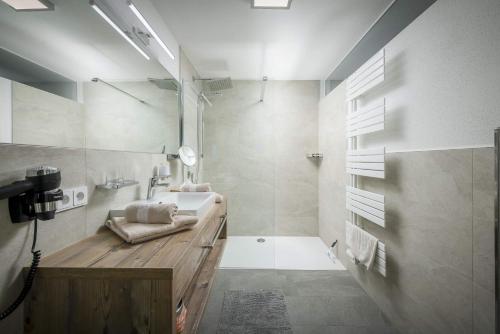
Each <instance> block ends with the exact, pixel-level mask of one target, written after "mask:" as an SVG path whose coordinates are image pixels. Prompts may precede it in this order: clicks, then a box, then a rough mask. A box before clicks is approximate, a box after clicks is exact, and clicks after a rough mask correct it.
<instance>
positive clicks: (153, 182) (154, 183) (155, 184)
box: [146, 176, 170, 200]
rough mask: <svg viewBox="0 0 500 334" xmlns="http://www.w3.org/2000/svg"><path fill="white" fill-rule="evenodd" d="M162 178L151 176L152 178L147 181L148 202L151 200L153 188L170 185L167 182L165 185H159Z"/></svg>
mask: <svg viewBox="0 0 500 334" xmlns="http://www.w3.org/2000/svg"><path fill="white" fill-rule="evenodd" d="M162 179H163V178H161V177H159V176H153V177H152V178H150V179H149V184H148V195H147V198H146V199H148V200H150V199H151V198H153V189H154V188H157V187H168V186H169V185H170V183H169V182H165V183H163V182H162V183H160V180H162Z"/></svg>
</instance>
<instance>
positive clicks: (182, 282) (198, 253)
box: [174, 217, 221, 302]
mask: <svg viewBox="0 0 500 334" xmlns="http://www.w3.org/2000/svg"><path fill="white" fill-rule="evenodd" d="M220 225H221V221H220V219H219V217H216V218H213V219H212V220H211V221H210V223H208V224H207V225H206V226H205V228H204V229H203V231H202V232H201V233H200V234H199V235H198V237H197V238H196V239H195V240H194V241H193V243H192V244H191V247H190V249H189V250H188V251H187V252H186V253H185V255H184V257H183V258H182V260H181V264H180V266H179V268H178V269H176V270H175V271H174V292H175V297H176V298H175V300H176V302H179V300H180V299H181V298H182V296H183V294H184V292H185V291H186V289H187V287H188V286H189V283H191V280H192V279H193V277H194V276H195V274H196V271H197V270H198V269H199V267H200V265H201V264H202V263H203V261H204V260H205V258H206V257H207V255H208V254H209V253H210V251H211V247H210V246H211V245H212V242H213V241H214V239H215V238H216V237H217V232H218V231H219V227H220Z"/></svg>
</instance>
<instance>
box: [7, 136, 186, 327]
mask: <svg viewBox="0 0 500 334" xmlns="http://www.w3.org/2000/svg"><path fill="white" fill-rule="evenodd" d="M0 157H1V158H0V185H4V184H9V183H11V182H13V181H16V180H20V179H23V178H24V176H25V170H26V168H28V167H33V166H36V165H40V164H46V165H50V166H55V167H59V168H61V172H62V186H61V188H71V187H75V186H79V185H85V184H86V185H87V186H88V189H89V204H88V205H87V206H86V207H82V208H77V209H74V210H69V211H65V212H61V213H59V214H57V215H56V218H55V219H54V220H51V221H40V222H39V234H38V243H37V248H38V249H40V250H41V251H42V255H43V256H46V255H48V254H50V253H52V252H54V251H57V250H59V249H61V248H63V247H65V246H67V245H69V244H71V243H74V242H76V241H78V240H81V239H83V238H85V237H87V236H90V235H93V234H95V233H96V231H97V230H98V229H99V228H101V227H102V226H103V223H104V222H105V219H106V217H107V214H108V211H109V209H110V208H113V207H119V206H122V205H124V204H126V203H128V202H130V201H133V200H137V199H140V198H144V197H145V195H146V192H147V184H148V179H149V177H150V176H151V175H152V169H153V167H154V166H157V165H159V164H160V162H162V161H164V159H165V156H164V155H161V154H149V153H131V152H117V151H103V150H84V149H65V148H49V147H37V146H23V145H0ZM172 172H173V174H174V177H173V180H174V182H179V180H178V179H177V175H180V174H181V173H180V170H179V167H178V166H177V165H175V166H173V167H172ZM106 176H108V177H116V176H123V177H126V178H133V179H135V180H137V181H139V182H140V184H139V185H137V186H133V187H128V188H122V189H120V190H116V191H109V190H98V189H96V188H95V186H96V185H97V184H101V183H103V182H104V181H105V178H106ZM32 226H33V225H32V224H29V223H22V224H12V223H11V222H10V217H9V211H8V207H7V201H6V200H3V201H0V229H1V231H2V232H1V233H0V245H1V246H0V247H1V248H0V263H1V264H2V267H1V268H0V305H1V306H0V307H6V306H7V305H8V304H10V302H12V301H13V300H14V298H16V297H17V294H18V293H19V291H20V290H21V288H22V285H23V280H22V277H21V275H20V272H21V268H22V267H24V266H27V265H29V263H30V262H31V253H30V252H29V250H30V247H31V240H32V234H33V227H32ZM22 314H23V312H22V306H21V307H20V308H19V309H18V310H17V311H16V312H15V313H14V314H12V315H11V316H10V317H9V318H7V319H6V320H4V321H1V322H0V333H13V334H15V333H22V331H23V325H22Z"/></svg>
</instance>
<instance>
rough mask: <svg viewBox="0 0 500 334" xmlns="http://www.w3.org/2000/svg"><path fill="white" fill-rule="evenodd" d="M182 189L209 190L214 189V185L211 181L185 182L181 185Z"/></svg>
mask: <svg viewBox="0 0 500 334" xmlns="http://www.w3.org/2000/svg"><path fill="white" fill-rule="evenodd" d="M180 191H182V192H209V191H212V187H210V183H199V184H194V183H190V182H185V183H184V184H183V185H181V187H180Z"/></svg>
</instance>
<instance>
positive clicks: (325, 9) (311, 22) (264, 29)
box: [152, 0, 393, 80]
mask: <svg viewBox="0 0 500 334" xmlns="http://www.w3.org/2000/svg"><path fill="white" fill-rule="evenodd" d="M152 2H153V4H154V5H155V7H156V8H157V10H158V12H159V14H160V15H161V16H162V17H163V19H164V21H165V23H166V25H167V26H168V27H169V28H170V30H171V31H172V33H173V34H174V35H175V36H176V38H177V40H178V42H179V44H180V45H181V46H182V48H183V49H184V51H185V53H186V55H187V56H188V58H189V59H190V60H191V62H192V63H193V65H194V66H195V67H196V69H197V70H198V71H199V72H200V74H201V75H202V76H206V77H211V76H226V75H229V76H231V77H232V78H233V79H260V78H262V76H264V75H267V76H268V77H269V79H271V80H292V79H293V80H317V79H323V78H326V77H327V76H328V75H329V74H330V73H331V72H332V71H333V69H334V68H335V66H336V65H337V64H338V63H340V61H341V60H342V59H343V58H344V57H345V56H346V55H347V53H348V52H349V51H350V50H351V49H352V48H353V47H354V45H355V44H356V43H357V42H358V41H359V40H360V39H361V37H362V36H363V35H364V34H365V33H366V32H367V31H368V29H369V28H370V27H371V25H372V24H373V23H374V22H375V21H376V20H377V18H379V17H380V15H381V14H382V13H383V12H384V11H385V10H386V8H387V7H388V6H389V5H390V4H391V3H392V2H393V1H392V0H292V5H291V9H290V10H280V9H270V10H265V9H251V8H250V0H152Z"/></svg>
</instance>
